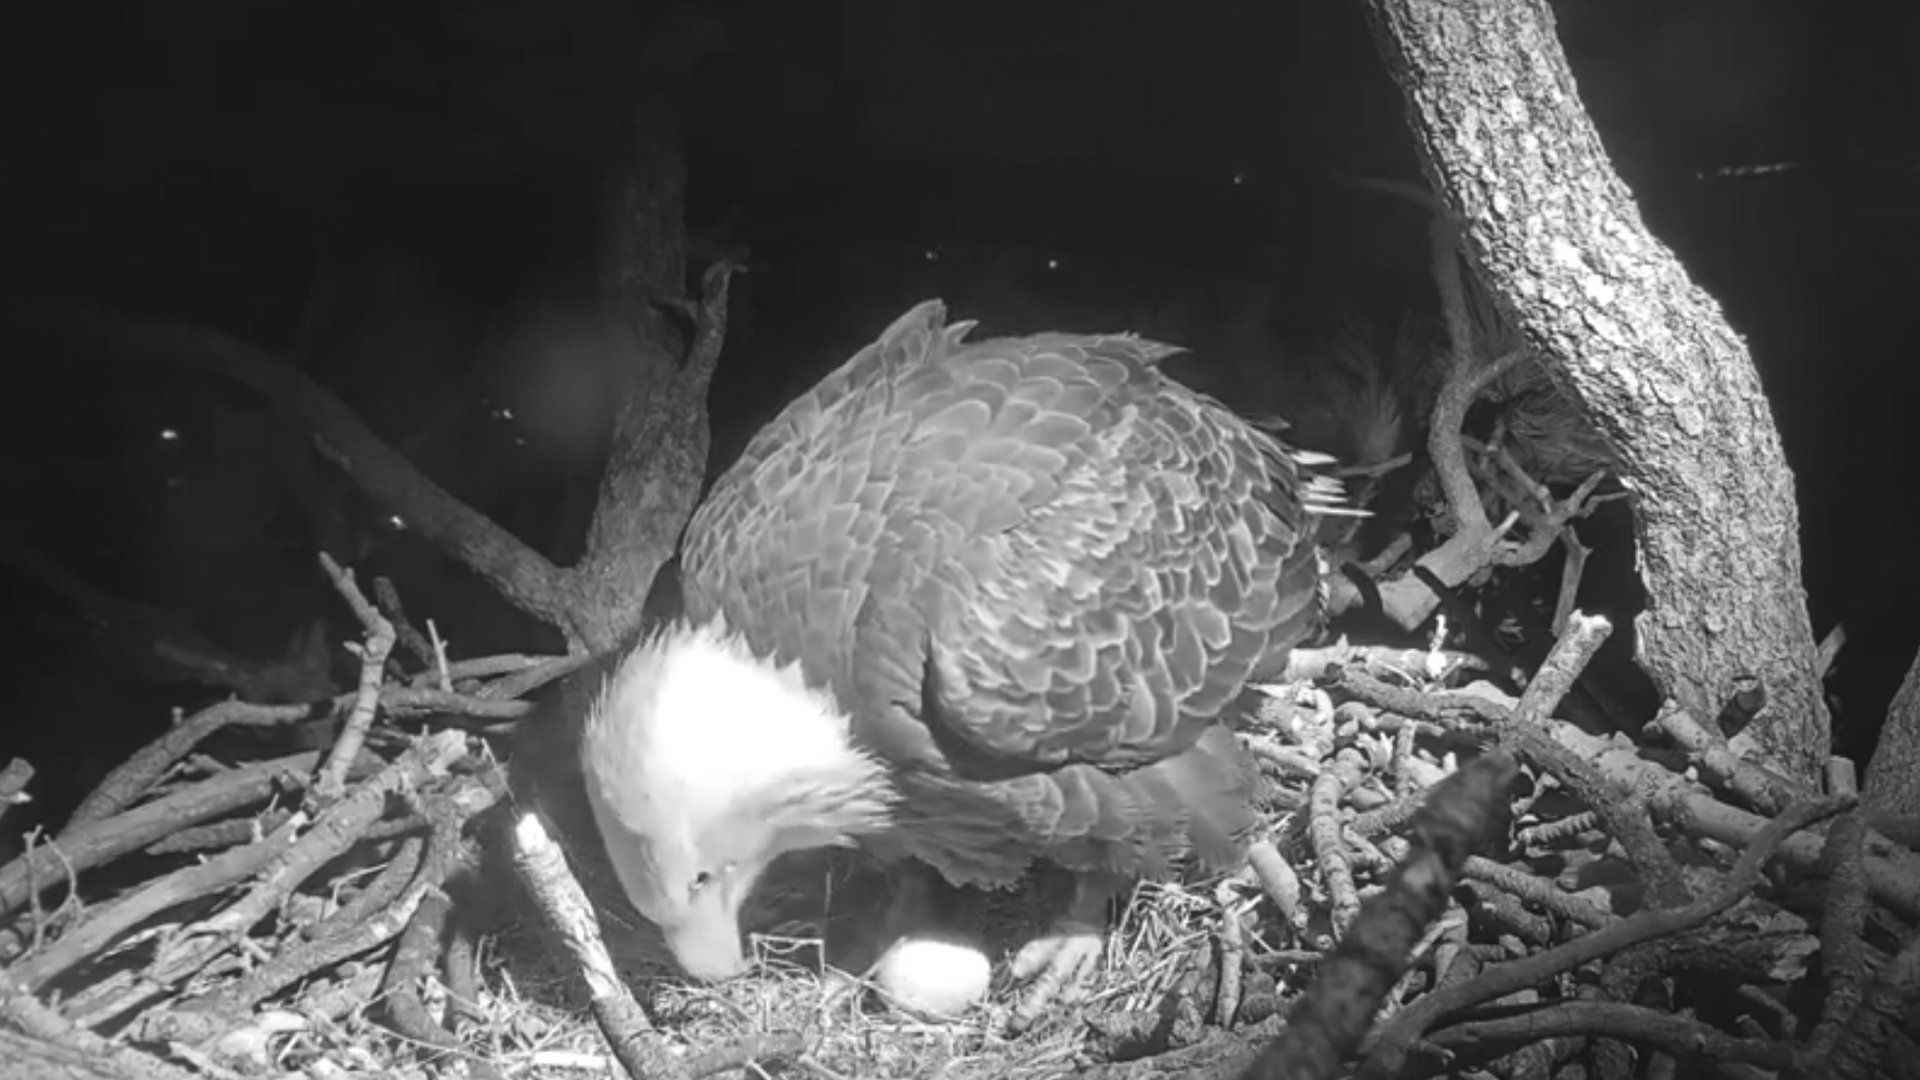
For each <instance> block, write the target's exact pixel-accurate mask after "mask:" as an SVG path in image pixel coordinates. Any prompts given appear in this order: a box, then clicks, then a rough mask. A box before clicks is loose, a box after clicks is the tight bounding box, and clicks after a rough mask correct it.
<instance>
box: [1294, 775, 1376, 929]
mask: <svg viewBox="0 0 1920 1080" xmlns="http://www.w3.org/2000/svg"><path fill="white" fill-rule="evenodd" d="M1363 765H1364V762H1363V761H1362V760H1361V758H1360V755H1359V753H1358V752H1357V751H1354V750H1351V749H1348V750H1342V751H1341V752H1340V753H1339V755H1338V756H1336V757H1335V758H1334V761H1333V764H1332V765H1331V766H1329V767H1328V768H1327V769H1326V770H1325V771H1323V772H1322V773H1321V774H1320V777H1319V778H1318V779H1316V780H1315V781H1314V782H1313V791H1312V794H1311V795H1309V796H1308V801H1307V814H1308V817H1307V835H1308V838H1309V839H1310V840H1311V841H1312V843H1313V860H1314V864H1315V866H1317V867H1318V868H1319V870H1320V877H1321V880H1323V881H1325V882H1326V886H1327V900H1328V903H1329V904H1330V905H1331V907H1332V912H1331V917H1332V919H1333V933H1334V936H1335V937H1336V938H1338V937H1344V936H1345V935H1346V932H1347V927H1348V926H1350V925H1352V923H1353V920H1354V918H1355V917H1356V916H1357V915H1359V913H1360V896H1359V894H1358V893H1357V892H1355V891H1354V887H1353V866H1352V863H1351V862H1350V861H1349V857H1348V854H1347V846H1346V843H1345V841H1344V840H1343V839H1342V838H1341V825H1342V822H1341V820H1340V799H1341V797H1342V796H1344V795H1345V794H1346V793H1347V789H1348V788H1350V787H1353V786H1354V785H1355V784H1357V783H1359V782H1360V775H1361V769H1362V767H1363Z"/></svg>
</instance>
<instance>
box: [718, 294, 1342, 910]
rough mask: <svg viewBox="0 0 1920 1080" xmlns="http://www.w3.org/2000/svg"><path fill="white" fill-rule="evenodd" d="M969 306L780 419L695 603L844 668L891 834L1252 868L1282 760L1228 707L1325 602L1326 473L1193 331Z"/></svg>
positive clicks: (968, 870)
mask: <svg viewBox="0 0 1920 1080" xmlns="http://www.w3.org/2000/svg"><path fill="white" fill-rule="evenodd" d="M945 316H946V311H945V307H944V305H943V304H941V303H939V302H937V301H930V302H927V303H923V304H921V305H919V306H917V307H915V308H913V309H912V310H911V311H909V312H907V313H906V314H905V315H903V316H902V317H901V318H899V319H898V320H896V321H895V322H894V324H893V325H892V326H890V327H888V329H887V330H886V331H885V333H883V334H882V335H881V336H880V338H879V340H878V341H876V342H875V343H874V344H872V345H870V346H869V347H867V348H866V349H864V350H862V351H861V352H860V353H859V354H858V355H856V356H855V357H854V358H853V359H852V360H850V361H849V362H848V363H847V364H845V365H844V366H843V367H841V368H840V369H839V370H837V371H835V372H834V373H833V374H831V375H829V376H828V377H827V378H826V379H824V380H823V381H822V382H821V383H819V384H818V385H817V386H816V387H815V388H814V389H813V390H812V391H810V392H809V393H807V394H806V395H805V396H803V397H801V398H800V399H798V400H796V401H794V402H793V403H792V404H790V405H789V406H788V407H787V408H786V409H785V410H784V411H783V412H782V413H781V414H780V415H779V417H777V418H776V419H775V420H774V421H773V422H772V423H771V424H769V425H768V426H767V427H766V428H764V429H763V430H762V431H760V432H759V433H758V434H757V435H756V436H755V437H754V439H753V440H752V441H751V443H750V444H749V445H748V446H747V448H746V451H745V452H744V454H743V455H742V457H741V458H740V460H739V461H738V462H737V463H736V464H734V465H733V466H732V468H731V469H729V470H728V471H727V472H726V473H725V474H724V475H723V476H722V477H721V478H720V480H719V481H718V483H717V484H716V485H715V487H714V489H713V491H712V492H711V494H710V495H709V496H708V498H707V500H706V501H705V503H704V504H703V505H702V506H701V508H700V509H699V511H698V512H697V513H696V514H695V515H694V517H693V520H692V522H691V524H690V525H689V527H688V532H687V538H686V544H685V547H684V550H683V554H682V573H683V579H684V586H683V587H684V591H685V596H686V604H687V615H688V617H689V619H690V620H691V621H694V622H696V623H697V622H700V621H703V620H708V619H711V618H713V617H714V616H716V615H720V616H724V617H725V619H726V621H727V624H728V625H729V627H730V628H731V629H732V630H733V631H735V632H737V633H739V634H740V635H742V636H743V637H744V638H745V639H746V641H747V642H748V644H749V645H750V646H751V647H752V648H753V649H755V650H756V651H758V652H760V653H761V654H763V655H767V656H769V657H771V658H774V659H776V660H778V661H780V662H783V663H785V662H797V663H798V664H799V665H800V667H801V669H802V671H803V672H804V673H805V676H806V678H807V680H808V681H809V682H810V683H812V684H814V685H817V686H820V687H823V688H828V689H830V690H831V692H832V693H833V695H834V696H835V698H836V699H837V700H838V701H839V703H840V706H841V708H843V709H845V710H846V711H847V712H848V713H849V714H850V716H851V717H852V726H853V734H854V737H855V739H856V741H857V742H859V743H860V744H861V745H863V746H864V747H865V748H866V749H868V750H869V751H870V752H872V753H873V754H875V755H876V756H877V757H879V758H881V759H882V760H884V761H885V762H887V763H888V764H889V765H890V766H891V768H892V773H893V776H894V780H895V784H896V786H897V787H898V789H899V792H900V795H901V801H900V804H899V806H898V807H897V809H896V815H897V817H896V820H897V827H896V828H895V829H893V830H891V831H890V832H889V833H888V834H887V835H885V836H883V837H880V838H877V839H876V841H875V846H876V847H879V848H881V849H883V850H885V849H888V848H891V849H893V850H894V851H896V852H897V853H899V854H908V855H913V856H917V857H919V858H922V859H924V860H925V861H927V862H929V863H931V864H932V865H934V866H935V867H937V868H939V869H940V870H941V871H942V872H943V873H944V874H945V875H946V876H947V877H948V878H949V879H950V880H953V881H955V882H956V883H960V884H981V885H995V884H1007V883H1010V882H1012V881H1014V880H1015V879H1017V878H1018V877H1019V876H1020V874H1021V873H1022V872H1023V871H1024V870H1025V869H1026V867H1027V865H1028V863H1029V862H1030V861H1031V860H1032V859H1033V858H1035V857H1043V858H1048V859H1051V860H1053V861H1055V862H1058V863H1060V864H1061V865H1063V866H1065V867H1067V868H1068V869H1070V870H1111V871H1116V872H1120V873H1125V874H1157V873H1161V872H1165V871H1167V870H1169V869H1171V868H1173V867H1174V866H1175V865H1176V864H1178V863H1180V862H1183V861H1186V860H1188V859H1193V860H1196V861H1198V862H1200V863H1202V864H1206V865H1219V864H1222V863H1224V862H1227V861H1229V860H1231V859H1233V858H1234V857H1236V855H1237V854H1238V853H1239V851H1240V843H1241V841H1242V840H1243V839H1244V836H1245V834H1246V832H1247V831H1248V830H1249V829H1250V828H1251V827H1252V826H1253V824H1254V819H1253V816H1252V810H1251V807H1250V803H1249V799H1250V795H1251V783H1252V779H1251V776H1250V773H1249V772H1248V770H1247V767H1246V765H1245V763H1244V760H1243V758H1242V756H1241V752H1240V750H1239V747H1238V745H1237V743H1236V742H1235V740H1234V739H1233V737H1232V736H1231V734H1230V733H1228V732H1227V730H1226V729H1225V728H1224V726H1222V725H1221V724H1219V723H1218V722H1219V721H1220V720H1221V719H1223V716H1224V714H1225V712H1226V710H1227V708H1228V707H1229V706H1230V705H1231V704H1232V703H1234V702H1235V701H1236V700H1237V699H1238V698H1239V696H1240V694H1241V693H1242V691H1243V690H1244V688H1245V686H1246V684H1247V682H1248V681H1249V680H1250V679H1253V678H1257V677H1260V676H1263V675H1270V674H1272V673H1273V672H1275V671H1277V669H1278V668H1279V667H1280V666H1281V665H1282V664H1284V661H1285V655H1286V650H1287V649H1288V648H1289V647H1290V646H1292V645H1294V644H1296V643H1297V642H1299V641H1300V640H1301V639H1302V638H1304V637H1305V636H1306V635H1308V634H1309V633H1310V632H1312V631H1313V630H1314V629H1315V628H1316V626H1317V624H1318V622H1319V620H1320V618H1321V614H1322V598H1321V593H1320V590H1319V588H1318V580H1319V574H1318V556H1317V554H1316V552H1315V551H1314V549H1313V545H1312V543H1311V539H1310V537H1311V532H1312V527H1311V523H1310V522H1309V521H1308V520H1307V513H1308V506H1307V502H1308V499H1309V492H1310V488H1309V485H1308V483H1307V480H1306V478H1305V477H1303V476H1302V474H1301V472H1300V471H1299V468H1298V466H1297V464H1296V462H1295V461H1294V459H1293V458H1292V457H1291V456H1290V454H1289V452H1288V451H1287V449H1286V448H1285V447H1283V446H1282V445H1280V444H1279V443H1278V442H1276V441H1275V440H1274V439H1273V438H1272V437H1270V436H1269V435H1267V434H1266V433H1264V432H1262V431H1260V430H1258V429H1256V428H1255V427H1253V426H1252V425H1250V424H1248V423H1247V422H1245V421H1243V420H1241V419H1240V418H1239V417H1237V416H1235V415H1234V414H1233V413H1231V412H1230V411H1229V410H1227V409H1226V408H1225V407H1224V406H1222V405H1220V404H1219V403H1217V402H1215V401H1213V400H1211V399H1209V398H1207V397H1205V396H1203V395H1200V394H1198V393H1196V392H1194V391H1192V390H1189V389H1187V388H1186V387H1183V386H1181V385H1180V384H1178V383H1176V382H1174V381H1173V380H1171V379H1170V378H1168V377H1167V376H1165V375H1163V374H1162V373H1161V372H1160V371H1159V370H1158V368H1157V363H1158V361H1159V360H1160V359H1162V358H1163V357H1165V356H1167V355H1169V354H1171V353H1172V352H1174V351H1176V350H1174V349H1173V348H1171V347H1169V346H1165V345H1160V344H1156V343H1153V342H1149V341H1145V340H1142V339H1140V338H1137V337H1132V336H1122V335H1115V336H1074V335H1067V334H1041V335H1035V336H1031V337H1023V338H1001V339H994V340H986V341H979V342H967V341H965V340H964V337H965V334H966V332H967V331H968V330H969V329H971V327H972V325H973V324H971V323H958V324H954V325H947V324H946V321H945Z"/></svg>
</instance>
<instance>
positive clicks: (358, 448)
mask: <svg viewBox="0 0 1920 1080" xmlns="http://www.w3.org/2000/svg"><path fill="white" fill-rule="evenodd" d="M0 316H3V317H4V318H5V320H6V321H8V322H12V323H15V324H17V325H20V326H24V327H27V328H29V329H32V330H36V331H39V332H42V333H46V334H51V335H55V336H58V337H62V338H68V339H72V340H76V341H85V342H89V343H92V344H94V345H97V346H100V347H102V348H104V349H106V350H108V351H109V352H111V353H113V354H114V355H116V356H118V357H121V358H124V359H129V360H135V361H139V362H146V363H163V364H168V365H171V366H174V367H179V368H186V369H188V370H193V371H202V372H206V373H208V374H212V375H215V376H218V377H220V378H224V379H227V380H230V381H232V382H236V383H239V384H240V385H242V386H245V387H247V388H248V389H250V390H253V391H255V392H256V393H259V394H260V395H261V396H263V397H264V398H266V400H267V402H268V404H270V405H271V406H273V407H274V408H275V409H276V410H278V411H279V412H280V413H281V414H282V415H284V416H286V417H287V418H288V419H290V420H292V421H294V422H296V423H299V424H301V425H303V426H305V427H308V428H311V429H312V430H313V431H314V433H315V437H316V438H317V439H318V440H319V441H320V443H321V446H322V449H323V450H324V451H325V452H326V453H327V455H328V456H329V457H330V458H332V459H333V460H334V461H335V463H337V464H338V465H339V466H340V467H341V468H342V469H344V470H345V471H346V472H348V473H349V474H351V475H352V476H353V478H354V480H355V482H356V483H358V484H359V485H360V487H361V488H362V489H363V490H364V491H366V492H367V494H369V495H371V496H372V497H373V498H374V500H375V501H377V502H379V503H380V504H381V505H382V506H385V507H386V508H387V509H388V510H390V511H392V512H393V513H395V514H398V515H399V516H400V518H401V519H402V520H403V521H405V522H406V523H407V528H408V529H410V530H411V531H413V532H414V533H416V534H418V535H420V536H422V537H424V538H426V539H427V540H429V541H430V542H432V543H433V544H434V545H435V546H437V547H439V548H440V549H441V550H442V551H445V552H448V553H449V554H451V555H452V556H454V558H456V559H457V560H459V561H460V562H461V563H463V564H465V565H466V566H468V567H470V568H471V569H473V570H474V571H475V572H476V573H478V574H479V575H480V576H481V577H483V578H485V579H486V580H487V582H488V583H489V584H491V585H493V586H494V587H495V588H496V589H498V590H499V591H500V593H501V595H502V596H504V597H505V598H506V599H507V600H508V602H510V603H512V604H513V605H514V606H515V607H517V608H519V609H520V610H522V611H525V612H527V613H528V614H530V615H533V616H535V617H536V618H539V619H540V620H541V621H543V622H546V623H549V624H551V625H554V626H564V625H566V620H567V617H568V612H567V603H568V596H567V593H566V590H565V589H564V588H563V584H562V573H561V571H559V570H558V569H557V568H555V567H554V565H553V564H552V563H550V562H548V561H547V559H546V558H545V557H544V556H542V555H541V554H540V553H539V552H537V551H534V550H533V549H532V548H530V547H528V546H526V545H525V544H523V543H521V542H520V540H519V539H518V538H516V537H515V536H514V535H513V534H512V533H509V532H508V531H507V530H505V529H503V528H501V527H500V526H499V525H497V524H495V523H494V522H493V521H491V520H490V519H488V518H487V517H486V515H484V514H481V513H479V512H478V511H476V510H474V509H473V508H472V507H470V506H468V505H467V504H465V503H464V502H462V501H460V500H459V499H457V498H455V497H454V496H453V495H451V494H449V493H448V492H447V490H446V489H445V488H442V487H441V486H440V485H439V484H437V483H435V482H434V481H433V480H432V479H431V478H429V477H428V476H427V475H426V474H425V473H423V472H421V471H420V470H419V469H418V468H416V467H414V465H413V464H412V463H411V462H409V461H408V460H407V459H406V458H405V457H403V456H402V455H400V454H399V453H398V452H396V451H395V450H393V449H392V448H391V447H389V446H387V444H386V443H385V442H383V441H382V440H381V439H380V437H379V436H378V435H376V434H374V432H373V430H372V429H371V428H369V427H367V425H366V422H365V421H363V420H361V419H360V417H359V415H358V414H357V413H355V412H354V410H353V409H352V408H350V407H348V406H347V405H346V404H345V403H344V402H342V401H341V400H340V399H339V398H337V397H335V396H334V395H333V394H332V392H330V391H329V390H327V389H326V388H325V387H322V386H321V385H320V384H318V383H316V382H314V381H313V380H312V379H310V378H308V377H307V376H306V375H305V374H304V373H302V372H301V371H299V370H298V369H297V368H295V367H293V366H292V365H291V364H289V363H287V362H285V361H284V360H282V359H281V358H280V357H277V356H275V355H273V354H272V353H269V352H267V351H265V350H263V349H260V348H258V347H256V346H253V345H250V344H248V343H246V342H244V341H241V340H240V339H239V338H236V337H234V336H232V335H230V334H227V333H224V332H222V331H220V330H215V329H212V328H210V327H203V326H195V325H191V324H182V323H173V322H166V321H161V320H156V319H149V318H145V317H142V316H137V315H130V314H124V313H118V312H111V311H107V310H104V309H101V308H97V307H94V306H91V305H88V304H84V303H81V302H79V301H75V300H71V299H66V298H61V297H52V296H43V297H38V298H34V299H31V300H16V301H13V302H11V303H9V304H7V305H6V306H5V307H4V308H0Z"/></svg>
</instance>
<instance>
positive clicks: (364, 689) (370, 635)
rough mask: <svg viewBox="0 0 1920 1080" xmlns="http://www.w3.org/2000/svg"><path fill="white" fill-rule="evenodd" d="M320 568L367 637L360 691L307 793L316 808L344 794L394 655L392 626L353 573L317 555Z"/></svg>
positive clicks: (363, 646)
mask: <svg viewBox="0 0 1920 1080" xmlns="http://www.w3.org/2000/svg"><path fill="white" fill-rule="evenodd" d="M320 566H321V568H322V569H324V570H325V571H326V572H327V577H328V578H329V579H330V580H332V582H333V587H334V589H335V590H336V591H338V592H339V593H340V595H341V596H342V597H343V598H345V599H346V601H347V606H348V607H350V608H352V609H353V614H354V616H355V617H356V618H358V619H359V620H360V625H361V626H362V627H365V628H366V632H367V633H366V642H365V644H363V645H362V646H361V648H360V689H359V692H358V693H356V694H355V695H354V700H353V710H352V711H351V712H349V713H348V714H347V722H346V723H345V724H343V725H342V726H341V728H340V735H339V737H338V738H336V739H334V742H333V748H332V749H331V750H329V751H328V752H327V761H326V764H324V765H322V766H321V767H320V777H319V779H318V780H316V781H315V782H314V785H313V788H312V789H311V790H310V791H309V792H308V797H309V799H310V800H311V801H312V802H313V804H314V807H316V808H317V807H320V806H325V805H327V804H329V803H331V802H333V801H334V800H336V799H338V798H340V796H341V794H342V793H343V792H344V791H345V790H346V786H347V766H348V765H349V764H351V763H352V761H353V759H354V758H355V757H357V756H359V754H360V748H361V747H362V746H363V745H365V744H366V741H367V731H368V730H369V729H371V728H372V727H373V718H374V713H375V709H376V706H378V704H379V702H380V688H381V686H382V685H384V684H385V682H386V672H387V657H389V656H391V655H392V654H393V642H394V630H393V622H392V621H391V620H389V619H388V618H387V617H386V616H385V615H382V614H380V611H379V609H378V608H376V607H374V606H373V605H372V604H371V603H369V602H368V601H367V598H366V596H365V595H364V594H363V593H361V591H360V587H359V585H357V584H356V583H355V582H354V580H353V571H352V570H348V569H343V568H342V567H341V566H340V564H339V563H336V562H334V561H333V557H332V556H330V555H328V554H327V553H326V552H324V551H323V552H321V553H320Z"/></svg>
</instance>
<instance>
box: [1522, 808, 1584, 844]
mask: <svg viewBox="0 0 1920 1080" xmlns="http://www.w3.org/2000/svg"><path fill="white" fill-rule="evenodd" d="M1599 824H1600V815H1599V814H1596V813H1594V812H1593V811H1591V810H1582V811H1580V812H1579V813H1577V814H1568V815H1567V816H1566V817H1563V818H1556V819H1554V820H1552V821H1542V822H1540V823H1538V824H1535V825H1528V826H1526V827H1525V828H1523V829H1520V830H1518V831H1517V832H1515V833H1514V837H1513V842H1514V843H1515V844H1517V845H1518V846H1520V847H1521V848H1530V847H1545V846H1547V845H1549V844H1557V843H1559V842H1560V841H1562V840H1565V839H1568V838H1569V837H1574V836H1579V835H1580V834H1581V833H1584V832H1588V831H1590V830H1592V829H1593V828H1595V827H1596V826H1598V825H1599Z"/></svg>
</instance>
